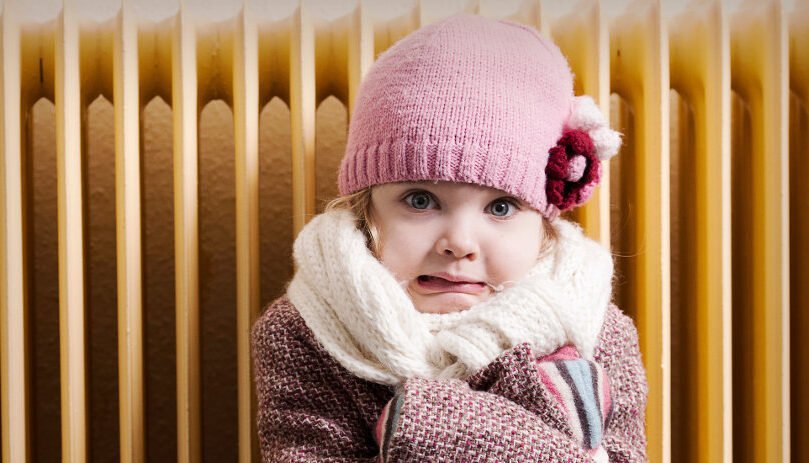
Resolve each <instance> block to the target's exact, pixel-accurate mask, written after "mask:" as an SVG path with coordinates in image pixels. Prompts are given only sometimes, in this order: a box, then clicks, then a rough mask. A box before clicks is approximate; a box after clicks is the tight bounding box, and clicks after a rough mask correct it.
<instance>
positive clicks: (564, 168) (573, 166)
mask: <svg viewBox="0 0 809 463" xmlns="http://www.w3.org/2000/svg"><path fill="white" fill-rule="evenodd" d="M620 147H621V134H619V133H618V132H616V131H614V130H612V129H611V128H610V127H609V125H608V124H607V121H606V120H605V118H604V115H603V114H602V113H601V110H600V109H599V108H598V106H597V105H596V104H595V102H594V101H593V99H592V98H590V97H589V96H580V97H576V98H574V99H573V104H572V105H571V114H570V117H569V119H568V121H567V124H566V126H565V131H564V133H563V134H562V137H561V138H559V140H558V141H557V142H556V146H554V147H553V148H551V149H550V151H549V152H548V155H549V156H548V165H547V167H546V168H545V174H546V177H547V180H546V184H545V194H546V196H547V198H548V202H549V203H550V204H553V205H555V206H556V207H557V208H558V209H559V210H560V211H567V210H569V209H572V208H574V207H576V206H579V205H581V204H583V203H584V202H585V201H587V199H588V198H589V197H590V195H592V193H593V190H594V189H595V187H596V185H598V182H599V181H600V180H601V161H605V160H608V159H609V158H611V157H612V156H614V155H615V154H616V153H617V152H618V149H619V148H620Z"/></svg>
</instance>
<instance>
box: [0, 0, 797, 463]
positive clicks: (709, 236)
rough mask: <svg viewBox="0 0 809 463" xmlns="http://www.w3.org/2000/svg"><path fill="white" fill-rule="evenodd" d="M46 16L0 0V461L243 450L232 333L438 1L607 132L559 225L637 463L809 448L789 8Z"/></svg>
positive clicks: (248, 317) (452, 6)
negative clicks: (354, 117)
mask: <svg viewBox="0 0 809 463" xmlns="http://www.w3.org/2000/svg"><path fill="white" fill-rule="evenodd" d="M40 3H41V4H42V5H40ZM46 3H47V2H45V1H42V0H34V1H33V2H31V1H30V0H29V1H25V0H5V3H4V4H2V7H1V8H2V9H1V10H0V43H2V47H1V49H0V59H1V60H2V64H1V65H0V66H1V67H0V146H1V148H0V152H1V153H2V158H0V224H1V225H2V227H1V228H0V367H2V383H1V384H0V396H2V401H1V402H0V411H2V422H0V429H1V430H2V461H3V462H4V463H6V462H15V463H16V462H27V461H53V460H54V459H57V458H61V459H62V460H63V461H66V462H71V463H72V462H85V461H89V460H91V459H92V460H97V461H108V460H109V459H110V458H115V459H120V460H121V461H125V462H142V461H154V460H155V459H159V460H165V461H172V460H175V459H176V460H177V461H181V462H200V461H202V460H203V456H204V457H205V459H208V460H211V459H214V460H221V459H236V458H238V460H239V461H242V462H249V461H259V460H260V458H259V456H258V449H257V440H256V429H255V413H256V408H255V397H254V395H253V393H252V382H251V376H250V375H251V372H250V367H251V363H250V357H249V336H248V335H249V330H250V326H251V323H252V321H253V320H254V319H255V317H256V316H257V315H258V313H259V312H260V310H261V307H262V304H265V303H267V302H269V301H270V299H272V298H273V297H277V296H278V295H280V294H281V293H282V292H283V284H284V282H285V281H286V280H287V279H288V278H289V275H290V273H291V271H292V269H291V263H290V261H289V258H288V254H289V251H290V246H291V241H292V239H293V236H294V233H295V232H297V231H298V230H300V228H301V227H302V226H303V225H304V223H305V222H306V220H307V219H308V218H310V217H311V216H312V215H313V214H315V213H317V212H318V211H319V210H321V208H322V203H323V201H324V200H325V199H328V198H329V197H330V196H332V195H333V194H335V188H334V186H333V184H334V181H335V176H336V171H335V169H336V166H337V165H338V163H339V158H340V156H341V154H342V151H341V150H342V148H343V146H344V143H345V130H346V120H347V118H348V114H349V113H350V108H351V107H352V105H353V102H354V100H355V96H356V91H357V88H358V86H359V84H360V82H361V80H362V76H363V75H364V73H365V72H366V71H367V70H368V68H369V66H370V65H371V63H372V62H373V60H374V58H375V56H377V55H378V54H379V53H380V52H382V51H384V50H385V49H386V48H387V47H389V46H390V45H391V44H392V43H394V42H395V41H396V40H398V39H399V38H401V37H403V36H404V35H406V34H407V33H409V32H411V31H412V30H414V29H417V28H418V27H421V26H422V25H425V24H428V23H431V22H434V21H436V20H438V19H441V18H442V17H445V16H447V15H449V14H452V13H454V12H458V11H461V10H464V11H469V12H473V13H476V14H481V15H484V16H488V17H497V18H508V19H513V20H517V21H520V22H524V23H528V24H531V25H534V26H535V27H537V28H538V29H540V30H541V31H542V32H543V33H544V34H547V35H550V36H552V37H553V38H554V40H555V41H556V42H557V43H558V44H559V45H560V47H561V48H562V49H563V51H564V52H565V54H566V55H567V56H568V58H569V60H570V64H571V67H572V68H573V71H574V73H575V75H576V92H577V93H588V94H591V95H592V96H593V97H594V98H595V99H596V101H597V102H598V103H599V104H600V106H601V108H602V110H603V111H604V112H605V114H609V115H610V117H611V119H612V122H613V125H614V126H615V127H616V128H617V129H618V130H620V131H621V132H623V133H624V147H623V148H622V151H621V153H620V155H619V156H617V157H616V158H614V160H613V161H611V164H610V166H608V169H605V171H606V172H608V173H609V175H606V176H605V177H606V178H605V180H604V182H603V184H602V186H601V187H600V188H599V190H598V192H597V193H596V194H595V195H594V197H593V199H592V200H591V201H590V203H589V204H588V205H587V206H586V207H585V208H583V209H582V210H580V211H577V212H576V213H575V214H574V215H573V218H575V219H576V220H578V221H580V222H581V223H582V224H583V225H584V226H585V228H586V230H587V231H588V233H589V234H590V235H591V236H592V237H593V238H595V239H597V240H599V241H600V242H602V243H603V244H604V245H605V246H611V247H612V250H613V253H614V255H615V261H616V273H617V281H616V293H615V300H616V302H617V303H618V304H619V306H620V307H622V308H623V309H624V310H625V311H626V312H627V313H628V314H629V315H631V316H632V317H633V318H634V320H635V322H636V324H637V326H638V329H639V333H640V342H641V350H642V353H643V358H644V362H645V365H646V369H647V374H648V378H649V402H648V408H647V436H648V439H649V443H648V450H649V457H650V461H652V462H672V461H674V462H680V461H701V462H717V461H724V462H730V461H734V460H735V461H741V462H789V461H793V462H809V439H807V436H809V399H807V398H806V392H805V391H807V390H809V347H807V345H806V344H805V343H804V342H803V341H804V340H805V338H804V336H806V335H807V333H809V199H807V198H809V181H807V177H809V1H807V0H792V1H788V0H782V1H778V0H726V1H720V0H680V1H676V2H674V1H672V2H667V1H664V0H657V1H654V0H609V1H608V0H602V1H600V2H599V1H598V0H575V1H574V0H509V1H505V0H468V1H462V0H458V1H455V2H443V1H430V0H421V1H419V0H410V1H405V0H401V1H393V0H389V1H387V2H376V1H373V2H371V1H366V2H361V1H349V0H344V1H342V2H327V1H315V0H309V1H303V0H300V1H296V0H289V1H288V2H287V4H284V5H283V6H278V5H276V3H278V2H273V3H272V4H270V3H271V2H265V1H258V0H256V1H244V2H219V3H215V2H214V3H207V4H206V3H205V2H202V1H198V2H191V1H188V0H186V1H185V2H183V1H179V4H178V5H169V7H168V8H167V9H166V11H168V13H166V14H163V15H162V16H160V15H159V14H158V16H159V17H155V14H154V12H153V11H149V10H150V9H154V8H156V6H157V5H159V2H147V1H146V0H143V1H138V0H133V1H128V0H123V1H122V2H119V3H118V4H115V3H113V4H112V5H113V6H110V5H111V4H110V3H109V2H104V1H102V0H98V1H97V2H95V3H94V2H91V1H83V2H78V1H73V0H64V1H63V2H52V3H53V4H52V5H50V6H49V5H45V4H46ZM231 3H232V4H231ZM43 5H44V6H43ZM92 5H95V6H96V7H97V9H100V10H102V11H101V12H100V13H99V12H98V11H93V8H94V7H93V6H92ZM157 9H158V10H159V9H160V8H157ZM164 9H165V8H164ZM207 10H213V11H207ZM105 12H106V13H105ZM105 14H106V17H105V18H102V19H98V16H99V15H100V16H104V15H105ZM169 106H170V109H169V108H168V107H169ZM161 108H163V109H161ZM161 111H162V112H161ZM155 114H157V115H158V116H159V115H160V114H163V115H167V116H166V117H163V118H160V117H157V116H154V115H155ZM211 114H213V115H211ZM152 117H155V119H154V120H152ZM150 121H151V122H150ZM155 121H156V122H155ZM165 134H170V135H165ZM268 134H270V135H268ZM161 137H162V138H161ZM107 139H109V140H110V143H108V146H107V145H105V140H107ZM163 139H165V140H167V141H166V142H165V143H164V144H163V145H160V140H163ZM222 139H224V142H222V143H220V144H217V143H219V142H217V140H220V141H221V140H222ZM324 140H325V141H324ZM158 145H160V146H163V148H160V147H158V148H155V146H158ZM99 146H100V147H99ZM105 146H107V147H106V148H104V147H105ZM161 149H162V150H163V151H160V150H161ZM105 150H106V151H105ZM102 152H109V156H108V157H107V158H103V156H102V155H99V154H95V153H102ZM156 152H163V153H165V154H166V156H164V157H162V158H161V157H159V155H158V154H154V153H156ZM223 171H225V173H223ZM163 174H165V175H163ZM105 179H108V180H105ZM161 182H163V183H161ZM161 185H162V186H161ZM43 198H44V199H43ZM49 198H51V199H52V201H49ZM104 199H109V201H108V202H104ZM51 203H52V205H51V206H49V204H51ZM155 211H157V212H155ZM158 212H160V213H163V214H164V215H165V214H167V215H165V218H164V219H165V220H163V219H159V218H155V217H156V216H155V214H157V213H158ZM104 217H108V218H107V219H105V218H104ZM223 218H225V219H226V220H223ZM105 220H106V222H105ZM160 220H163V221H162V222H161V221H160ZM99 223H101V224H102V225H98V224H99ZM104 223H106V224H107V225H109V226H108V227H107V229H108V231H107V232H104V231H103V230H106V229H104V225H103V224H104ZM161 224H162V225H161ZM49 250H52V251H53V252H52V257H48V252H50V251H49ZM161 250H162V251H161ZM105 265H106V267H105ZM105 268H106V269H107V270H104V269H105ZM164 274H165V275H167V276H166V277H165V278H159V277H155V275H164ZM149 275H151V276H149ZM163 293H166V295H167V296H168V297H167V298H163V299H169V302H168V303H167V304H168V310H169V312H170V321H171V323H173V325H172V324H169V325H166V323H167V322H166V319H165V317H164V316H163V315H159V314H161V313H166V310H162V309H159V308H158V309H155V308H154V307H157V304H158V302H159V301H158V299H159V298H158V297H155V295H158V296H159V295H161V294H163ZM147 295H152V296H151V297H147ZM105 301H107V302H108V303H105ZM110 301H111V302H110ZM155 301H158V302H155ZM159 303H160V304H162V305H160V307H164V306H165V303H163V302H159ZM150 307H152V308H150ZM50 313H53V316H50V315H48V314H50ZM147 315H148V316H147ZM150 317H151V318H150ZM160 317H164V318H160ZM49 320H50V321H54V323H48V321H49ZM149 320H153V322H149ZM57 321H58V326H57V325H56V324H55V323H56V322H57ZM116 326H117V331H116V329H115V327H116ZM166 326H169V330H167V329H166ZM111 327H112V329H110V328H111ZM223 327H225V328H227V329H226V330H224V332H223V330H222V329H221V328H223ZM169 331H171V332H169ZM150 339H151V341H150ZM166 340H169V341H170V345H169V349H168V351H171V352H167V350H166V349H164V348H162V347H161V346H163V344H160V343H161V342H163V343H164V341H166ZM51 345H53V347H52V348H51V347H49V346H51ZM220 345H221V346H230V347H227V349H225V350H224V354H221V355H218V354H217V352H216V349H218V348H216V347H206V346H220ZM94 346H95V347H94ZM105 347H106V349H105ZM172 348H173V351H172ZM206 349H207V350H206ZM48 352H50V353H52V355H48ZM148 359H152V360H148ZM147 360H148V361H147ZM167 361H169V362H171V365H172V367H171V368H169V369H165V368H163V369H161V368H160V365H165V364H166V362H167ZM110 362H111V363H110ZM231 365H234V366H232V367H231ZM51 370H53V371H54V373H55V374H54V375H48V374H47V373H48V372H49V371H51ZM206 372H207V373H206ZM231 373H232V374H231ZM206 378H207V379H206ZM148 384H153V385H154V384H158V385H166V384H170V385H172V386H173V390H172V388H165V387H162V386H157V387H152V391H151V392H150V393H147V389H149V388H148V387H147V386H148ZM48 391H51V392H54V394H51V395H49V394H48ZM223 391H224V393H223ZM231 396H232V397H231ZM109 403H111V404H114V406H113V407H106V408H105V406H104V404H109ZM166 403H168V404H170V405H171V407H166V406H165V404H166ZM205 404H212V405H210V406H206V405H205ZM223 404H224V405H223ZM94 423H95V424H94ZM105 423H106V424H105ZM109 423H112V427H111V428H110V427H108V425H109ZM166 423H168V424H166ZM156 429H158V430H164V429H168V430H170V432H169V434H170V435H168V436H167V435H165V434H166V433H165V432H162V431H160V432H156V431H155V430H156ZM167 441H170V442H171V443H172V445H171V446H170V448H168V450H167V447H166V446H165V445H164V444H165V442H167Z"/></svg>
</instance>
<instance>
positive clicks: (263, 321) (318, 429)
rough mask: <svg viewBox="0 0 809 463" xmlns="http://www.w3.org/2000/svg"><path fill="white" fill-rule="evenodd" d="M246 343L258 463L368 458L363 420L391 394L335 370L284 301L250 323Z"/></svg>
mask: <svg viewBox="0 0 809 463" xmlns="http://www.w3.org/2000/svg"><path fill="white" fill-rule="evenodd" d="M251 344H252V356H253V365H254V380H255V386H256V394H257V398H258V411H257V416H256V422H257V428H258V437H259V443H260V446H261V455H262V461H263V462H265V463H270V462H272V463H304V462H332V463H338V462H339V463H370V462H375V461H376V457H377V455H378V449H377V446H376V445H375V443H374V441H373V436H372V431H371V427H370V426H369V425H368V421H370V420H371V419H372V416H374V415H376V414H378V413H379V410H381V408H382V406H383V405H384V402H385V401H386V400H388V399H390V397H391V396H392V394H393V393H392V391H390V390H389V388H387V387H384V386H380V385H373V384H371V383H367V382H364V381H361V380H359V379H356V378H354V377H353V376H351V375H349V374H348V372H346V371H345V370H343V369H342V368H341V367H339V365H337V364H336V363H335V362H334V361H333V360H332V359H331V358H330V357H328V354H326V353H325V352H324V351H323V350H322V348H320V347H319V345H318V344H317V343H316V342H315V341H314V339H313V338H312V337H311V332H309V331H308V330H307V328H306V327H305V324H304V323H303V320H302V319H301V318H300V316H299V315H298V314H297V312H296V311H295V309H294V308H293V307H292V306H291V304H289V302H288V301H286V300H285V299H281V300H279V301H276V303H274V304H273V305H272V306H271V307H270V308H269V309H267V310H266V311H265V312H264V314H263V315H262V316H261V317H260V318H259V319H258V320H257V321H256V323H255V324H254V325H253V329H252V334H251Z"/></svg>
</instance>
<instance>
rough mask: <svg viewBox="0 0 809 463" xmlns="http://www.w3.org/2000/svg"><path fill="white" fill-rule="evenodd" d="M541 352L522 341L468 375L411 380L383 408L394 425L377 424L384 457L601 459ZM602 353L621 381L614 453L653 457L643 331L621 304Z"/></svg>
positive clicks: (610, 451)
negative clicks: (554, 392)
mask: <svg viewBox="0 0 809 463" xmlns="http://www.w3.org/2000/svg"><path fill="white" fill-rule="evenodd" d="M536 360H537V356H536V355H535V354H534V353H533V352H532V351H531V347H530V346H529V345H528V344H521V345H519V346H517V347H515V348H513V349H510V350H509V351H506V352H505V353H503V354H502V355H501V356H500V357H498V358H497V359H496V360H495V361H493V362H492V363H491V364H489V365H488V366H487V367H485V368H484V369H483V370H481V371H480V372H478V373H476V374H475V375H473V377H471V378H469V379H468V383H464V382H461V381H430V380H409V381H407V383H405V385H404V388H403V389H402V390H401V391H400V393H399V394H397V397H395V398H394V400H393V401H392V402H391V404H390V405H389V406H388V408H386V413H385V414H383V416H384V418H385V421H386V423H385V424H386V426H385V428H386V429H384V430H382V431H380V430H379V429H377V436H380V435H381V436H382V439H379V440H380V441H381V448H382V453H383V457H384V459H383V461H389V462H400V461H401V462H409V461H434V460H440V459H447V461H478V462H489V461H492V462H494V461H539V462H555V461H571V462H585V461H593V459H592V457H593V456H594V454H593V453H592V452H587V451H586V449H584V448H582V446H581V444H580V439H576V438H575V437H574V436H573V433H572V431H571V429H570V426H569V424H568V420H567V419H566V418H565V413H564V411H563V410H560V409H559V405H558V402H557V401H555V400H552V398H551V396H550V395H549V392H548V390H547V389H546V388H545V386H544V385H543V384H542V382H541V381H540V380H539V376H538V375H537V374H536ZM595 360H596V362H598V363H599V364H600V365H602V366H603V367H604V369H605V370H606V371H607V374H608V376H609V377H610V381H611V383H612V389H613V393H612V401H613V412H612V416H611V418H610V421H609V423H608V427H607V429H606V430H605V432H604V439H603V441H602V446H603V448H604V450H606V454H607V456H608V458H609V461H611V462H641V461H645V460H646V439H645V434H644V431H643V430H644V408H645V406H646V378H645V374H644V370H643V367H642V364H641V360H640V353H639V351H638V344H637V332H636V330H635V328H634V325H633V324H632V321H631V320H630V319H629V318H628V317H626V316H624V315H623V314H622V313H621V312H620V311H619V310H618V309H617V308H614V307H612V308H610V311H609V314H608V315H607V319H606V321H605V324H604V329H603V330H602V335H601V339H600V343H599V347H598V349H597V352H596V355H595ZM390 409H393V412H391V411H390ZM379 427H381V426H378V428H379ZM599 453H602V454H603V452H601V451H600V449H599ZM599 461H603V460H599Z"/></svg>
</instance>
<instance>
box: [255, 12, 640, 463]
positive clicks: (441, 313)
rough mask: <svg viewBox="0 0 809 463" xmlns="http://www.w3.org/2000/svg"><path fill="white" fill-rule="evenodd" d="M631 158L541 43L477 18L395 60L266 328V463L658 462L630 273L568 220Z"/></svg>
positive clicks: (262, 345) (415, 42)
mask: <svg viewBox="0 0 809 463" xmlns="http://www.w3.org/2000/svg"><path fill="white" fill-rule="evenodd" d="M619 146H620V137H619V135H618V134H617V133H615V132H613V131H612V130H610V128H609V127H608V126H607V124H606V122H605V121H604V118H603V116H602V115H601V113H600V111H599V109H598V108H597V107H596V105H595V104H594V102H593V101H592V99H590V98H588V97H574V96H573V77H572V75H571V72H570V69H569V67H568V64H567V62H566V60H565V58H564V57H563V55H562V54H561V52H560V51H559V49H558V48H557V47H556V46H555V45H554V44H553V43H552V42H550V41H548V40H547V39H546V38H544V37H542V36H541V35H539V34H538V33H537V32H536V31H535V30H534V29H532V28H530V27H527V26H523V25H520V24H517V23H513V22H510V21H496V20H489V19H485V18H482V17H479V16H475V15H467V14H462V15H457V16H453V17H451V18H449V19H446V20H443V21H441V22H439V23H436V24H433V25H430V26H426V27H424V28H422V29H420V30H418V31H416V32H414V33H413V34H411V35H409V36H407V37H406V38H404V39H402V40H401V41H399V42H398V43H396V44H395V45H394V46H392V47H391V48H390V49H389V50H387V51H386V52H385V53H383V54H382V55H381V56H380V57H379V59H378V60H377V61H376V63H375V64H374V66H373V67H372V68H371V70H370V71H369V73H368V76H367V77H366V78H365V80H364V82H363V84H362V86H361V89H360V93H359V95H358V98H357V103H356V108H355V111H354V112H353V114H352V117H351V123H350V129H349V136H348V145H347V149H346V154H345V158H344V159H343V162H342V165H341V168H340V173H339V180H338V181H339V189H340V194H341V197H340V198H338V199H337V200H335V201H334V202H332V203H331V204H330V205H329V207H328V208H327V211H326V212H325V213H323V214H321V215H319V216H317V217H315V218H314V219H312V221H311V222H310V223H309V224H308V225H307V226H306V227H305V228H304V229H303V230H302V231H301V233H300V234H299V236H298V238H297V239H296V241H295V246H294V258H295V263H296V268H297V272H296V274H295V276H294V278H293V279H292V281H291V283H290V284H289V287H288V290H287V294H286V295H285V296H284V297H282V298H280V299H279V300H277V301H275V302H274V303H273V304H272V305H271V306H270V307H269V308H268V309H267V310H266V311H265V312H264V314H263V315H262V316H261V317H260V319H259V320H258V321H257V322H256V324H255V326H254V327H253V331H252V343H253V344H252V349H253V359H254V365H255V374H256V376H255V379H256V388H257V393H258V403H259V408H258V416H257V420H258V433H259V440H260V443H261V452H262V455H263V459H264V461H266V462H314V461H318V462H320V461H330V462H378V461H382V462H434V461H435V462H439V461H440V462H552V461H554V462H555V461H572V462H578V461H600V462H603V461H620V462H630V461H632V462H634V461H644V460H645V458H646V439H645V435H644V408H645V405H646V379H645V375H644V371H643V366H642V363H641V359H640V353H639V351H638V340H637V332H636V330H635V327H634V325H633V324H632V321H631V320H630V319H629V318H628V317H626V316H625V315H623V314H622V313H621V311H620V310H619V309H618V308H616V307H615V306H614V305H612V304H611V303H610V299H611V286H612V284H611V283H612V281H611V280H612V272H613V264H612V259H611V256H610V254H609V252H608V251H607V250H605V249H603V248H602V247H601V246H600V245H598V244H597V243H595V242H594V241H592V240H590V239H588V238H586V237H585V236H584V234H583V233H582V231H581V230H580V228H579V227H578V226H576V225H574V224H573V223H571V222H567V221H565V220H563V219H562V218H559V217H558V215H559V212H560V211H565V210H568V209H571V208H572V207H574V206H577V205H580V204H582V203H583V202H584V201H585V200H586V199H587V198H588V196H589V195H590V193H591V192H592V189H593V188H594V186H595V185H596V184H597V183H598V180H599V173H600V163H601V162H603V161H605V160H607V159H609V157H611V156H612V155H614V154H615V153H616V152H617V150H618V148H619Z"/></svg>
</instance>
